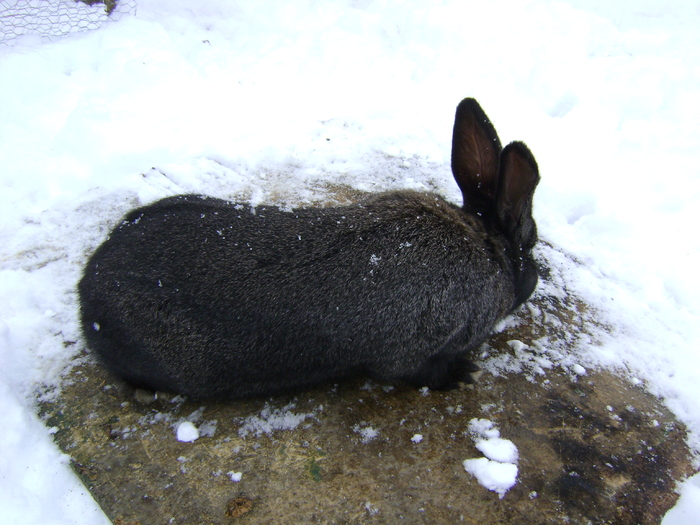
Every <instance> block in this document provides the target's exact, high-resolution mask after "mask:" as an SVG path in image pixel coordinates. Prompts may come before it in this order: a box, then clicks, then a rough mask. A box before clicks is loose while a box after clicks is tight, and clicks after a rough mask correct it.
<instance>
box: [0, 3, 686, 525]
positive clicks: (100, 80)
mask: <svg viewBox="0 0 700 525" xmlns="http://www.w3.org/2000/svg"><path fill="white" fill-rule="evenodd" d="M56 1H59V0H56ZM65 3H67V4H70V3H72V2H69V1H66V2H65ZM32 4H34V3H32ZM15 5H16V2H14V1H13V0H2V2H0V6H2V7H3V8H4V9H5V13H7V12H8V6H15ZM125 5H126V4H125ZM127 7H128V9H129V12H131V13H132V14H125V15H124V16H121V17H120V18H118V21H114V22H106V23H104V24H102V25H101V26H100V27H99V28H98V29H94V30H90V31H84V32H77V33H72V34H69V35H67V36H65V37H63V38H60V39H52V40H49V39H42V38H41V37H40V36H37V35H36V34H31V32H28V33H27V34H25V35H23V36H20V37H18V38H16V39H13V42H11V43H9V44H8V43H6V42H5V43H0V74H1V78H2V82H0V100H2V101H3V104H2V105H1V106H0V166H2V169H1V170H0V181H1V184H2V191H0V239H1V242H0V296H1V297H2V301H0V363H1V364H0V420H1V421H2V422H3V430H2V432H0V522H3V523H30V524H31V523H49V522H51V523H59V524H69V523H70V524H82V523H85V524H88V523H90V524H94V523H106V518H105V517H104V516H103V515H102V514H101V512H100V511H99V509H98V508H97V507H96V505H95V504H94V502H93V501H92V499H91V498H90V496H89V495H88V494H87V493H86V491H85V489H84V488H83V487H82V485H80V484H79V482H78V481H77V478H76V477H75V476H74V475H73V474H72V472H71V471H70V469H69V466H68V460H69V458H68V457H67V456H65V455H62V454H61V453H59V452H58V450H57V449H56V447H55V446H54V445H53V443H52V441H51V438H50V432H51V430H50V429H47V428H46V427H45V426H44V425H43V424H42V423H41V422H40V421H39V419H38V418H37V416H36V415H35V406H34V402H35V399H36V397H37V396H38V395H39V396H50V395H53V393H54V392H55V388H56V387H57V386H59V385H60V381H61V376H62V374H63V373H64V372H65V370H66V368H67V367H68V366H69V365H70V363H71V362H72V360H73V359H74V358H75V356H76V355H78V353H79V352H80V349H81V347H82V345H81V339H80V334H79V330H78V324H77V318H76V313H77V305H76V295H75V285H76V283H77V280H78V278H79V276H80V271H81V267H82V265H83V264H84V262H85V260H86V258H87V256H88V255H89V254H90V253H91V252H92V251H93V250H94V249H95V248H96V247H97V245H98V244H99V243H100V242H101V241H102V240H103V239H104V237H105V235H106V234H107V232H108V231H109V229H110V228H111V227H112V226H114V225H115V224H116V223H117V221H118V220H119V218H120V217H121V216H122V215H123V214H124V213H125V212H126V211H127V210H129V209H130V208H132V207H134V206H136V205H139V204H143V203H147V202H151V201H153V200H155V199H158V198H161V197H165V196H168V195H172V194H176V193H183V192H197V193H204V194H208V195H212V196H216V197H222V198H235V199H238V200H244V201H246V202H249V203H251V204H252V205H257V204H259V203H264V202H271V201H275V202H281V203H283V205H285V206H293V205H305V204H308V203H310V202H313V201H316V200H319V199H321V198H322V197H323V194H324V192H326V191H328V190H329V189H332V188H334V187H341V186H350V187H353V188H356V189H360V190H365V191H375V190H376V191H379V190H387V189H395V188H414V189H420V190H430V191H437V192H439V193H441V194H443V195H445V196H446V197H447V198H448V199H451V200H453V201H455V202H458V200H459V192H458V189H457V187H456V185H455V184H454V182H453V181H452V179H451V174H450V168H449V160H450V159H449V154H450V137H451V129H452V128H451V126H452V119H453V116H454V108H455V106H456V104H457V103H458V102H459V100H461V99H462V98H464V97H466V96H472V97H474V98H476V99H477V100H479V102H480V103H481V104H482V106H483V107H484V109H485V110H486V112H487V113H488V115H489V116H490V117H491V119H492V120H493V122H494V123H495V125H496V128H497V129H498V132H499V135H500V136H501V138H502V139H503V140H504V141H505V142H509V141H510V140H523V141H525V142H527V144H528V146H530V148H531V149H532V150H533V152H534V153H535V156H536V157H537V160H538V163H539V166H540V170H541V174H542V182H541V184H540V186H539V188H538V190H537V194H536V197H535V210H534V213H535V218H536V220H537V223H538V227H539V231H540V236H541V238H542V239H543V240H544V241H546V242H547V243H550V244H553V245H555V246H557V247H559V248H561V249H562V250H563V251H564V252H566V253H567V254H570V255H571V256H572V257H573V259H574V260H575V261H576V263H571V262H566V261H565V260H564V258H562V260H557V261H549V263H550V264H552V265H558V270H559V271H561V272H562V275H564V277H565V279H566V282H565V285H566V286H567V287H568V288H569V289H570V290H572V291H575V292H576V293H578V294H579V295H580V296H581V297H583V298H584V299H585V301H587V302H588V303H589V304H590V305H592V306H593V307H594V308H596V309H597V311H598V312H599V317H600V319H599V320H600V323H601V325H604V326H607V327H609V331H607V332H603V333H600V334H599V336H600V337H599V339H598V340H599V341H600V343H598V344H592V343H590V342H589V343H588V344H587V343H586V342H585V341H582V342H581V343H580V344H578V345H577V346H576V347H573V348H570V349H568V350H567V351H568V352H570V355H571V360H570V362H571V367H572V371H573V373H578V374H583V373H585V371H586V368H590V367H596V366H604V367H609V368H614V369H616V370H617V371H619V372H620V373H624V374H627V375H629V376H630V377H631V378H634V379H636V381H638V382H640V383H643V384H644V386H645V387H646V388H647V389H648V390H649V391H650V392H652V393H654V394H656V395H658V396H660V397H662V398H663V399H664V401H665V403H666V404H667V405H668V406H669V407H670V408H671V409H672V410H673V411H674V412H675V414H676V415H677V416H678V417H679V418H680V419H681V420H682V421H683V422H684V423H685V424H686V425H688V428H689V429H690V434H689V437H688V441H689V444H690V445H691V447H693V449H694V450H695V451H696V452H699V451H700V404H699V403H698V402H697V400H698V399H700V381H698V379H697V378H698V377H700V352H698V348H699V347H700V279H698V277H697V271H698V270H697V269H698V268H700V236H698V234H697V210H698V208H699V207H700V168H699V166H700V162H698V160H699V159H698V157H699V156H700V129H699V127H698V125H697V124H698V122H700V32H699V31H698V30H697V28H698V27H700V7H699V6H698V4H697V2H695V1H691V0H679V1H676V2H673V3H669V2H664V1H661V0H634V1H632V0H623V1H619V2H603V1H598V0H585V1H584V0H562V1H559V0H538V1H524V0H523V1H518V0H504V1H503V2H497V3H484V2H477V1H472V0H445V1H443V2H439V3H432V2H421V1H418V0H406V1H404V2H381V1H378V0H377V1H373V0H359V1H358V0H355V1H351V0H347V1H345V2H332V3H315V2H311V1H306V2H304V1H298V2H289V1H286V2H282V1H276V2H275V1H271V2H267V3H265V5H258V4H254V3H245V2H232V1H228V0H226V1H225V0H211V1H208V2H205V3H195V2H192V1H191V0H139V2H138V4H137V9H135V10H134V9H132V7H133V5H127ZM93 9H101V6H94V7H93ZM134 11H135V14H133V12H134ZM3 14H4V13H2V12H0V24H1V25H3V27H6V26H7V24H9V18H3ZM23 16H24V15H23ZM26 16H30V15H26ZM115 20H116V18H115ZM14 21H15V20H14V19H13V20H12V22H13V23H14ZM543 253H544V250H542V251H541V252H540V255H542V254H543ZM64 341H69V342H75V344H68V345H64ZM516 346H517V345H516ZM521 350H522V349H521ZM514 351H516V352H517V349H515V348H514ZM535 365H538V364H537V363H533V366H535ZM540 365H541V364H539V365H538V366H540ZM574 367H578V368H574ZM543 370H544V372H545V373H546V366H545V367H543ZM275 410H282V411H283V410H284V409H276V408H274V407H270V413H269V414H267V416H266V415H264V414H261V415H260V416H256V417H259V419H260V421H254V420H252V419H251V420H249V421H247V422H241V425H242V428H249V430H248V432H250V435H251V437H252V436H253V435H254V434H256V433H257V432H265V430H264V429H265V424H267V423H270V420H271V418H272V417H275V412H274V411H275ZM290 410H291V409H290ZM288 412H289V411H288ZM277 415H279V416H280V417H283V420H288V416H289V417H291V413H287V414H286V415H285V414H282V413H280V414H277ZM297 416H299V417H300V418H302V420H303V418H304V417H314V418H322V413H321V412H320V411H317V412H316V413H314V414H305V415H297ZM266 422H267V423H266ZM171 423H172V425H173V429H174V434H173V439H177V438H180V437H182V438H183V439H185V440H187V439H193V438H195V436H196V433H197V432H198V433H200V434H201V433H202V428H201V422H198V421H196V420H194V419H193V420H187V421H173V422H171ZM246 424H248V425H251V426H250V427H245V425H246ZM270 424H271V423H270ZM302 424H303V423H302ZM470 428H471V427H470ZM484 428H485V427H484ZM353 430H355V432H356V433H357V436H358V439H361V440H365V439H366V440H372V439H392V436H391V435H386V434H385V433H383V432H382V429H380V428H375V427H373V426H372V422H371V421H369V422H366V424H363V425H360V426H358V428H357V429H353ZM468 430H469V429H467V428H465V431H468ZM195 431H196V432H195ZM210 431H211V427H210ZM471 431H472V432H473V435H474V436H475V439H476V442H477V444H480V448H479V450H481V452H482V453H483V454H484V456H485V457H484V458H468V457H465V460H470V461H473V460H476V461H477V462H478V463H474V462H471V463H467V464H465V468H467V469H468V470H469V471H470V472H473V473H474V475H476V476H479V477H480V479H482V482H483V483H484V484H487V486H488V485H492V486H493V487H494V489H493V490H496V491H497V492H498V493H499V494H505V491H506V490H507V487H508V483H510V482H511V481H512V480H515V482H516V483H517V477H516V474H515V473H517V453H516V452H517V451H515V450H514V449H513V448H511V447H510V446H509V445H507V439H506V438H507V436H505V437H504V438H500V437H498V436H495V435H493V432H494V431H495V429H485V430H478V431H477V430H471ZM498 439H502V441H496V440H498ZM412 441H413V443H407V445H406V446H412V447H422V446H427V445H426V443H421V442H420V441H421V440H420V438H419V435H416V436H414V439H413V440H412ZM431 445H432V446H434V444H431ZM498 458H501V459H498ZM503 459H507V461H503ZM486 462H495V463H496V464H497V465H496V466H497V467H498V469H500V470H501V471H502V472H497V473H495V474H494V472H493V471H491V472H489V468H483V467H484V466H486V467H488V466H489V465H491V463H486ZM467 465H469V466H467ZM491 466H493V465H491ZM222 474H223V473H222ZM226 475H228V476H230V477H231V479H232V480H233V481H236V479H235V478H238V479H240V476H239V475H242V476H243V479H245V478H244V476H245V473H236V472H230V473H227V474H226ZM481 476H483V478H482V477H481ZM487 477H488V479H490V481H487ZM681 490H682V494H683V497H682V498H681V500H680V502H679V504H678V506H677V507H676V508H675V509H673V510H672V511H670V512H669V514H668V515H667V517H666V520H665V525H668V524H672V525H677V524H680V523H693V521H692V520H693V519H694V517H696V516H698V515H700V479H699V478H698V476H696V477H694V478H692V479H691V480H690V481H689V482H687V483H686V484H685V485H684V486H683V487H681ZM505 497H506V498H507V494H505ZM368 505H369V504H368Z"/></svg>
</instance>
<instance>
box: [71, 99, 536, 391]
mask: <svg viewBox="0 0 700 525" xmlns="http://www.w3.org/2000/svg"><path fill="white" fill-rule="evenodd" d="M452 168H453V172H454V174H455V179H456V180H457V182H458V184H459V186H460V188H461V189H462V192H463V194H464V206H463V207H462V208H459V207H457V206H454V205H452V204H450V203H448V202H446V201H445V200H444V199H442V198H441V197H439V196H438V195H435V194H425V193H417V192H411V191H401V192H393V193H383V194H375V195H371V196H369V197H367V198H366V199H365V200H364V201H363V202H361V203H359V204H355V205H351V206H343V207H337V208H322V209H313V208H310V209H296V210H293V211H283V210H281V209H278V208H276V207H267V206H266V207H257V208H256V209H254V210H252V209H251V207H250V206H249V205H241V204H234V203H230V202H227V201H223V200H219V199H213V198H207V197H201V196H196V195H184V196H179V197H172V198H168V199H164V200H161V201H159V202H156V203H155V204H151V205H149V206H145V207H143V208H140V209H138V210H134V211H132V212H131V213H129V214H128V215H127V216H126V218H125V219H124V221H123V222H122V224H121V225H119V226H118V227H117V228H115V230H114V231H113V232H112V233H111V235H110V236H109V238H108V239H107V240H106V241H105V242H104V243H103V244H102V245H101V246H100V247H99V248H98V250H97V251H96V252H95V254H94V255H93V256H92V258H91V259H90V261H89V262H88V264H87V267H86V268H85V274H84V276H83V278H82V280H81V281H80V284H79V293H80V303H81V311H82V312H81V313H82V328H83V332H84V335H85V338H86V340H87V344H88V346H89V347H90V348H91V349H92V350H93V351H95V352H96V353H97V355H98V356H99V357H100V359H101V360H102V362H103V363H104V364H105V365H106V366H107V367H108V368H109V370H111V371H112V372H113V373H114V374H116V375H117V376H120V377H122V378H124V379H126V380H127V381H130V382H131V383H133V384H135V385H138V386H142V387H146V388H150V389H154V390H165V391H170V392H178V393H183V394H187V395H191V396H195V397H212V396H217V397H243V396H252V395H265V394H270V393H274V392H279V391H283V390H288V389H292V388H298V387H305V386H307V385H312V384H315V383H319V382H322V381H325V380H330V379H336V378H341V377H344V376H348V375H350V374H356V373H361V374H368V375H370V376H372V377H375V378H378V379H382V380H395V379H403V380H406V381H409V382H410V383H412V384H415V385H418V386H423V385H425V386H428V387H430V388H453V387H455V386H457V384H458V382H460V381H465V380H468V373H469V372H470V371H473V370H474V367H473V365H472V364H471V363H470V362H469V361H468V360H467V357H466V356H467V355H468V354H467V352H468V351H470V350H473V349H475V348H477V347H478V345H480V344H481V343H482V342H483V341H484V339H485V338H486V337H487V336H488V334H489V333H490V332H491V330H492V328H493V326H494V324H495V323H496V322H497V321H498V320H499V319H501V318H502V317H503V316H504V315H506V314H508V313H509V312H510V311H512V310H513V309H514V308H516V307H517V306H519V305H520V304H521V303H522V302H523V301H525V300H526V299H527V298H528V297H529V296H530V294H531V293H532V291H533V290H534V288H535V285H536V283H537V273H536V271H535V265H534V262H533V260H532V257H531V254H530V252H531V249H532V247H533V245H534V244H535V242H536V240H537V233H536V228H535V223H534V221H533V219H532V211H531V207H532V196H533V193H534V191H535V187H536V185H537V183H538V181H539V175H538V173H537V165H536V163H535V160H534V158H533V157H532V155H531V154H530V152H529V150H528V149H527V147H526V146H525V145H524V144H521V143H512V144H510V145H509V146H508V147H506V148H505V150H503V152H501V146H500V143H499V141H498V137H497V135H496V132H495V130H494V129H493V126H492V125H491V123H490V122H489V121H488V118H487V117H486V115H485V114H484V113H483V111H482V110H481V108H480V107H479V105H478V103H477V102H476V101H474V100H473V99H465V100H464V101H462V103H461V104H460V105H459V107H458V108H457V116H456V119H455V128H454V136H453V159H452Z"/></svg>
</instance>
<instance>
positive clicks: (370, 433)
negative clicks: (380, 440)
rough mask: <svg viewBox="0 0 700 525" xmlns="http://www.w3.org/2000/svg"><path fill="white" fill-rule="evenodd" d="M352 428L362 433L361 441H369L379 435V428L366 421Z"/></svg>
mask: <svg viewBox="0 0 700 525" xmlns="http://www.w3.org/2000/svg"><path fill="white" fill-rule="evenodd" d="M352 430H353V432H356V433H358V434H360V441H362V442H363V443H369V442H370V441H372V440H374V439H375V438H376V437H377V436H378V435H379V430H377V429H376V428H374V427H372V426H370V425H369V424H368V423H366V422H365V421H362V422H361V423H359V424H357V425H354V426H353V427H352Z"/></svg>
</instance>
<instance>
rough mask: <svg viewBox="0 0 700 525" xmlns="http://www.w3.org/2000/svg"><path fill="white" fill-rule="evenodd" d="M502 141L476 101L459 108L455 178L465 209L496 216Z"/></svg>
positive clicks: (454, 143) (454, 140)
mask: <svg viewBox="0 0 700 525" xmlns="http://www.w3.org/2000/svg"><path fill="white" fill-rule="evenodd" d="M500 154H501V141H500V140H499V139H498V135H497V134H496V130H495V129H494V127H493V124H491V121H490V120H489V118H488V117H487V116H486V113H484V110H483V109H481V106H479V103H478V102H477V101H476V100H474V99H473V98H465V99H464V100H463V101H462V102H460V103H459V106H457V113H456V115H455V125H454V129H453V132H452V174H453V175H454V178H455V180H456V181H457V184H458V185H459V188H460V189H461V190H462V197H463V199H464V209H465V210H467V211H471V212H475V213H480V214H487V215H490V214H492V213H495V209H494V208H495V202H496V196H497V193H498V184H499V159H500Z"/></svg>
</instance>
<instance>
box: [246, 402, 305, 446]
mask: <svg viewBox="0 0 700 525" xmlns="http://www.w3.org/2000/svg"><path fill="white" fill-rule="evenodd" d="M294 408H296V404H295V403H289V404H288V405H286V406H284V407H282V408H272V407H271V406H270V404H269V403H265V407H264V408H263V409H262V410H261V411H260V415H259V416H248V417H247V418H243V419H242V420H241V428H239V429H238V435H239V436H241V437H242V438H244V437H247V436H248V435H250V434H253V435H255V436H256V437H259V436H261V435H263V434H272V433H273V432H275V431H277V430H294V429H295V428H297V427H298V426H299V425H300V424H301V423H302V422H304V421H305V420H306V419H307V418H315V413H314V412H306V413H300V414H297V413H294V412H292V409H294Z"/></svg>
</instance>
